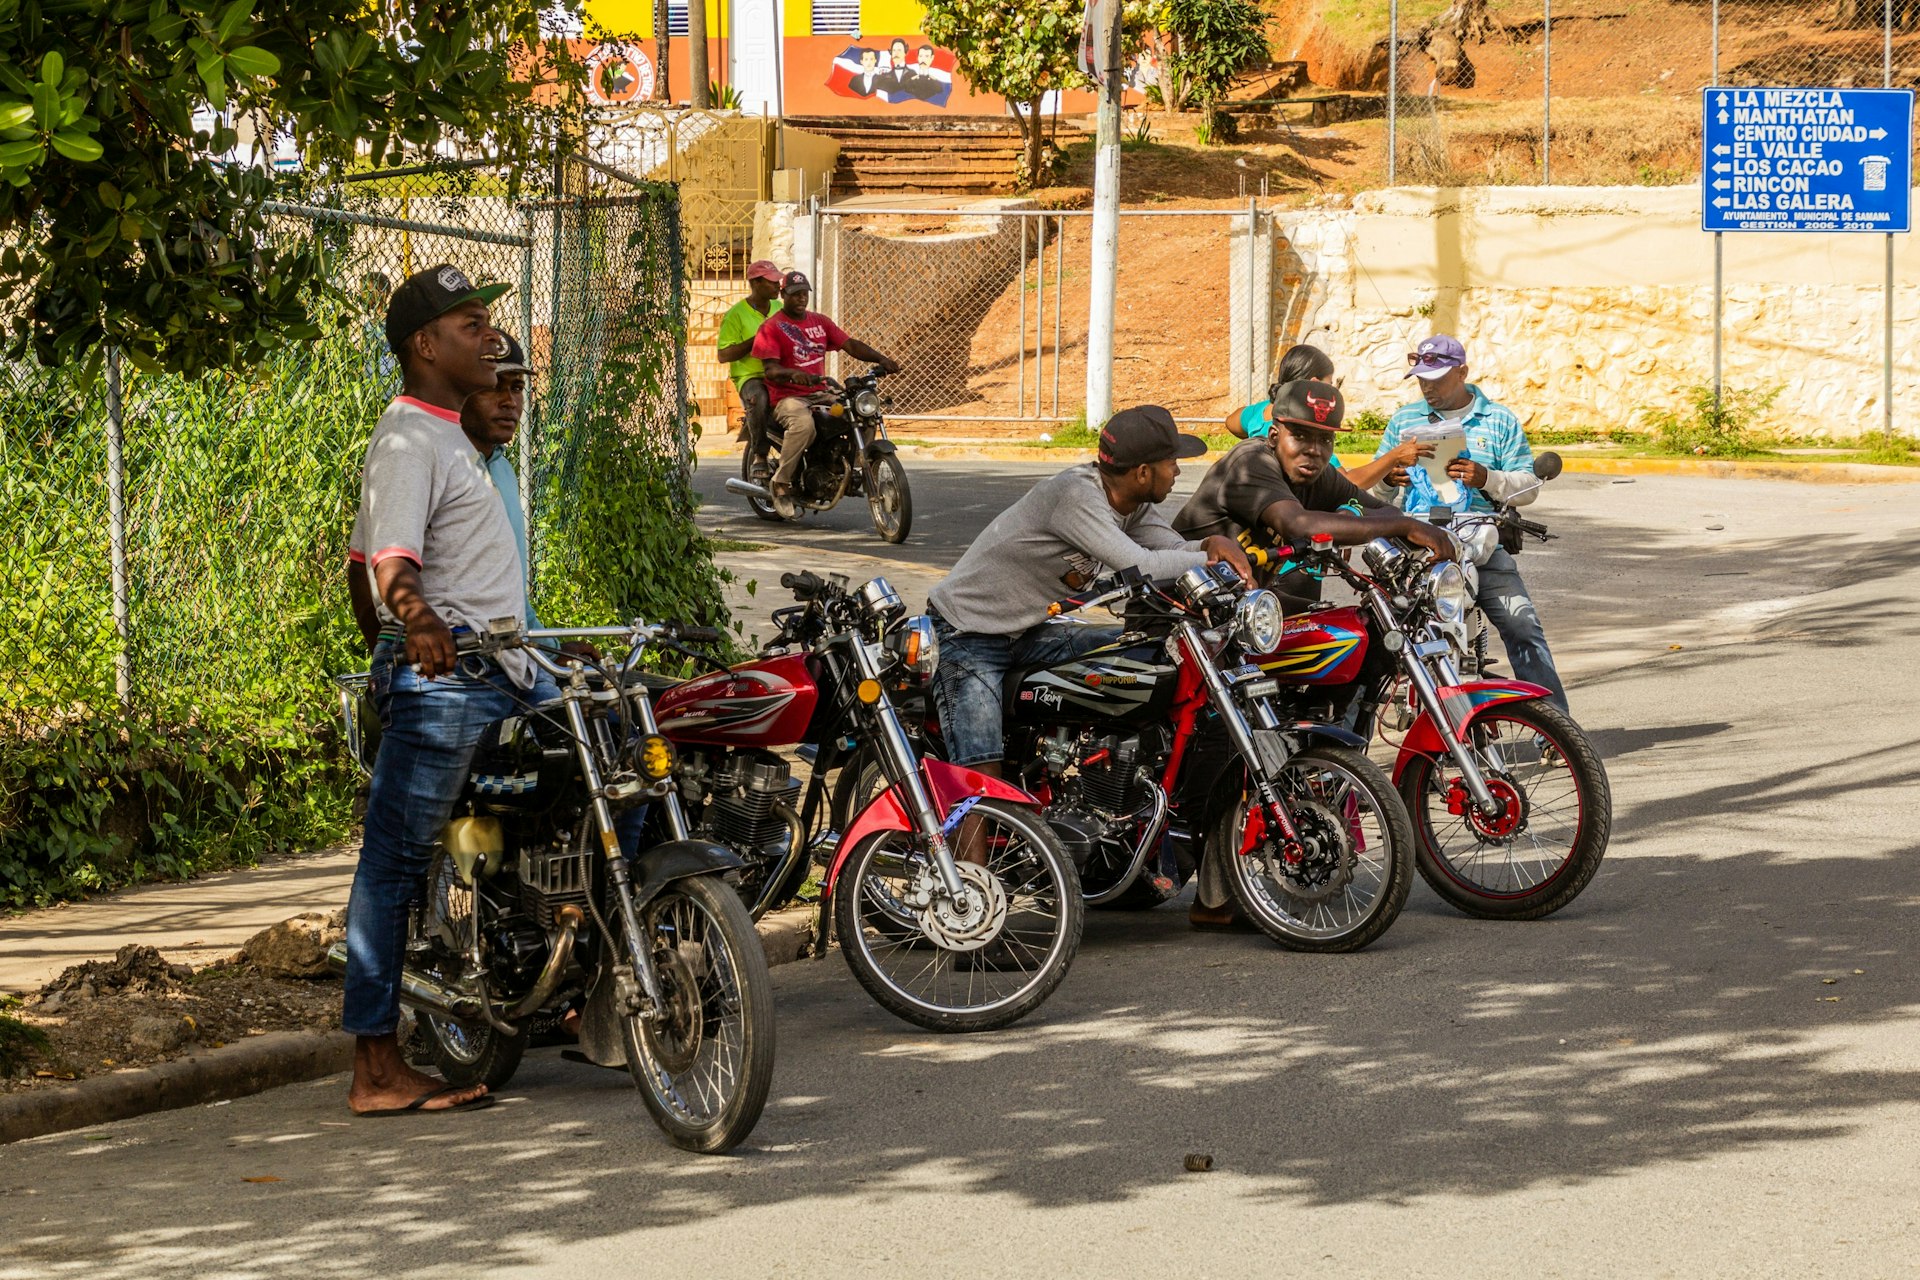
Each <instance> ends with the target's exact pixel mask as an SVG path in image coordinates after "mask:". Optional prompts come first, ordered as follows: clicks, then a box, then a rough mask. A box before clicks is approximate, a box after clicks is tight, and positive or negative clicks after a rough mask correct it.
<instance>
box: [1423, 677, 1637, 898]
mask: <svg viewBox="0 0 1920 1280" xmlns="http://www.w3.org/2000/svg"><path fill="white" fill-rule="evenodd" d="M1468 734H1469V741H1470V742H1471V743H1472V745H1473V749H1474V758H1475V761H1476V763H1478V764H1479V766H1480V770H1481V773H1482V774H1483V775H1484V776H1487V777H1488V778H1489V779H1491V780H1494V781H1496V782H1497V783H1498V784H1499V787H1498V788H1497V792H1496V793H1497V794H1501V795H1506V794H1512V795H1513V797H1514V804H1515V807H1516V809H1517V811H1518V814H1519V818H1520V820H1519V822H1518V825H1517V826H1515V827H1514V828H1513V829H1512V830H1511V831H1497V832H1490V831H1486V830H1482V829H1481V828H1480V827H1479V826H1476V822H1475V818H1474V816H1473V815H1472V814H1471V813H1470V812H1466V811H1463V812H1460V813H1455V812H1453V811H1452V810H1451V809H1450V808H1449V801H1450V799H1458V798H1459V794H1454V795H1450V793H1453V792H1454V790H1455V789H1454V784H1455V782H1456V781H1457V780H1458V778H1459V776H1460V774H1459V770H1458V769H1456V768H1455V767H1454V764H1453V759H1452V757H1450V756H1445V755H1443V756H1440V757H1439V758H1438V759H1434V758H1431V757H1426V756H1421V757H1419V758H1417V759H1415V760H1413V761H1412V762H1410V763H1409V764H1408V766H1407V771H1406V772H1405V773H1404V774H1402V775H1401V777H1400V794H1401V796H1402V798H1404V799H1405V801H1406V804H1407V812H1408V813H1409V814H1411V815H1412V818H1413V830H1414V835H1415V839H1416V841H1417V847H1418V858H1419V864H1420V875H1421V878H1422V879H1424V880H1425V881H1426V882H1427V885H1428V886H1429V887H1430V888H1431V889H1432V890H1433V891H1434V892H1435V893H1437V894H1439V895H1440V896H1441V897H1442V898H1444V899H1446V900H1447V902H1448V903H1450V904H1451V905H1453V906H1454V907H1456V908H1458V909H1459V910H1461V911H1464V912H1465V913H1466V914H1468V915H1470V916H1478V917H1480V918H1482V919H1486V920H1538V919H1539V918H1540V917H1542V916H1549V915H1552V914H1553V913H1554V912H1556V911H1558V910H1560V909H1561V908H1562V907H1564V906H1566V905H1567V904H1568V903H1569V902H1572V901H1573V900H1574V899H1575V898H1577V897H1579V896H1580V893H1581V891H1582V890H1583V889H1585V888H1586V887H1587V885H1588V883H1589V882H1591V881H1592V879H1593V877H1594V874H1595V873H1596V872H1598V871H1599V870H1600V862H1601V859H1603V858H1604V857H1606V853H1607V842H1608V840H1609V839H1610V838H1611V835H1612V830H1613V793H1612V789H1611V787H1610V786H1609V784H1608V782H1607V771H1606V769H1605V767H1604V766H1602V765H1601V763H1600V755H1599V753H1598V752H1597V751H1595V750H1594V749H1593V744H1592V743H1591V742H1589V741H1588V740H1587V735H1586V734H1585V733H1584V732H1582V731H1581V729H1580V726H1579V725H1577V724H1575V723H1574V722H1573V719H1572V718H1571V717H1570V716H1568V715H1567V714H1566V713H1565V712H1564V711H1561V710H1560V709H1559V708H1558V707H1555V706H1553V705H1552V704H1550V703H1547V702H1541V701H1535V702H1523V703H1518V704H1507V705H1505V706H1501V707H1496V708H1494V709H1493V710H1490V711H1488V712H1487V714H1485V715H1483V716H1482V717H1481V718H1480V719H1478V720H1476V721H1474V723H1473V727H1472V728H1471V729H1470V730H1468ZM1460 794H1463V793H1460ZM1467 804H1468V806H1470V805H1471V801H1468V802H1467Z"/></svg>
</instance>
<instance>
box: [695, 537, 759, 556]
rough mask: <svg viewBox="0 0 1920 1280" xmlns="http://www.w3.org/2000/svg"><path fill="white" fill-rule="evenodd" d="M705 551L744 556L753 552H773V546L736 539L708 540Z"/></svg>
mask: <svg viewBox="0 0 1920 1280" xmlns="http://www.w3.org/2000/svg"><path fill="white" fill-rule="evenodd" d="M707 550H709V551H711V552H713V554H715V555H720V554H722V553H724V552H728V551H732V552H739V553H742V554H746V553H751V552H755V551H771V550H773V544H772V543H771V542H742V541H741V540H740V539H738V538H708V539H707Z"/></svg>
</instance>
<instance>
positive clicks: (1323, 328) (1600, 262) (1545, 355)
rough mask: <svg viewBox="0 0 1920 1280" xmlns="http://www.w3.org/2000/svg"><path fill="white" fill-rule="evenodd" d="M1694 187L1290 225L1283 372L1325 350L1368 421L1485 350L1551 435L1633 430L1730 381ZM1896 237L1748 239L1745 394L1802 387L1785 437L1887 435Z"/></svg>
mask: <svg viewBox="0 0 1920 1280" xmlns="http://www.w3.org/2000/svg"><path fill="white" fill-rule="evenodd" d="M1699 198H1700V197H1699V190H1698V188H1697V187H1687V188H1634V187H1626V188H1487V189H1476V190H1470V191H1469V190H1447V189H1436V188H1406V189H1399V190H1393V191H1382V192H1372V193H1368V194H1366V195H1363V196H1361V197H1359V198H1358V199H1357V200H1355V201H1354V202H1353V203H1352V205H1351V206H1350V207H1345V208H1323V209H1312V210H1289V211H1283V212H1280V213H1277V214H1276V215H1275V217H1274V219H1273V225H1274V236H1275V244H1274V271H1273V277H1272V278H1273V307H1274V338H1275V343H1274V356H1275V359H1276V361H1277V359H1278V354H1279V352H1280V351H1282V350H1284V349H1285V347H1286V346H1287V345H1288V344H1289V343H1291V342H1302V341H1304V342H1313V343H1315V344H1316V345H1319V346H1322V347H1324V348H1325V349H1326V350H1327V351H1328V352H1329V353H1330V354H1331V355H1332V356H1333V357H1334V359H1335V360H1336V361H1337V362H1338V364H1339V366H1340V370H1341V373H1342V375H1343V377H1344V389H1345V391H1346V393H1347V397H1348V401H1349V404H1350V406H1351V409H1352V411H1355V412H1357V411H1359V410H1363V409H1377V410H1381V411H1388V410H1391V409H1392V408H1393V407H1394V406H1396V405H1397V404H1400V403H1402V402H1404V401H1405V400H1407V399H1410V398H1412V394H1413V391H1412V388H1411V387H1410V386H1409V385H1408V384H1406V383H1404V382H1403V376H1404V374H1405V372H1406V367H1407V364H1406V353H1407V352H1408V351H1409V350H1411V349H1412V346H1413V344H1414V343H1415V342H1417V341H1418V340H1419V339H1420V338H1421V337H1424V336H1425V335H1427V334H1429V333H1433V332H1451V333H1454V334H1457V335H1458V336H1459V337H1460V338H1461V340H1462V341H1463V342H1465V344H1466V346H1467V351H1468V358H1469V361H1470V363H1471V364H1472V366H1473V369H1474V377H1475V380H1476V381H1478V382H1479V383H1480V384H1481V385H1482V386H1483V387H1484V388H1485V389H1486V390H1487V391H1488V392H1489V394H1492V395H1494V396H1495V397H1496V398H1499V399H1501V400H1503V401H1505V402H1506V403H1508V404H1509V405H1510V406H1511V407H1512V408H1513V409H1514V410H1515V411H1516V412H1517V413H1519V414H1520V416H1521V417H1522V419H1523V420H1525V421H1526V422H1527V424H1528V425H1529V426H1531V427H1549V426H1550V427H1558V428H1598V427H1615V428H1632V427H1638V426H1640V425H1641V414H1642V412H1643V411H1644V410H1646V409H1648V408H1669V409H1675V410H1683V409H1684V408H1685V407H1686V403H1687V396H1688V391H1689V389H1690V388H1692V387H1694V386H1697V385H1699V384H1702V383H1705V382H1708V381H1710V380H1711V377H1712V369H1713V347H1712V341H1713V287H1712V279H1713V239H1712V237H1711V236H1710V235H1707V234H1705V233H1703V232H1701V231H1700V230H1699ZM1894 239H1895V261H1894V279H1895V282H1896V285H1895V290H1894V325H1895V330H1894V354H1895V368H1894V424H1895V427H1896V429H1898V430H1900V431H1902V432H1905V433H1907V434H1914V433H1915V432H1916V429H1917V428H1920V359H1916V357H1915V355H1914V354H1913V351H1912V347H1913V343H1914V341H1915V340H1916V339H1917V338H1920V249H1916V248H1915V247H1914V246H1913V244H1912V237H1910V236H1897V237H1895V238H1894ZM1884 253H1885V238H1884V237H1882V236H1878V235H1849V236H1841V235H1808V236H1784V235H1738V236H1736V235H1729V236H1727V237H1726V242H1725V255H1726V267H1725V282H1726V283H1725V294H1724V297H1725V318H1726V319H1725V337H1724V343H1725V354H1724V359H1725V371H1726V372H1725V377H1726V384H1727V385H1728V386H1729V387H1734V388H1741V389H1750V390H1756V391H1758V390H1768V389H1771V388H1774V387H1779V388H1782V393H1781V395H1780V397H1779V399H1778V400H1777V401H1776V402H1775V405H1774V411H1773V417H1774V420H1775V421H1774V423H1773V425H1775V426H1777V427H1779V428H1782V429H1785V430H1789V431H1791V432H1792V433H1793V434H1795V435H1803V436H1815V437H1818V436H1825V437H1835V438H1844V437H1850V436H1856V435H1859V434H1860V433H1861V432H1863V431H1872V430H1878V429H1879V427H1880V424H1881V353H1882V342H1883V307H1884V305H1885V303H1884V297H1885V295H1884V293H1883V291H1882V288H1881V284H1880V281H1881V276H1882V272H1883V270H1884V263H1885V259H1884V257H1883V255H1884Z"/></svg>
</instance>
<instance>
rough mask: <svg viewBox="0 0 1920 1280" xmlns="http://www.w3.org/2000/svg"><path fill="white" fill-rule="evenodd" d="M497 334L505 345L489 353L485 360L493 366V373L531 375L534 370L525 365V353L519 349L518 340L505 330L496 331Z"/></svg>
mask: <svg viewBox="0 0 1920 1280" xmlns="http://www.w3.org/2000/svg"><path fill="white" fill-rule="evenodd" d="M497 332H498V333H499V334H500V340H501V342H502V343H504V344H505V345H504V346H502V347H501V348H500V349H499V350H498V351H494V352H491V353H489V354H488V356H487V359H488V360H489V361H490V362H491V363H492V364H493V371H494V373H495V374H496V375H499V374H508V373H525V374H531V373H533V372H534V368H533V366H532V365H530V364H528V363H527V353H526V352H524V351H522V350H521V349H520V343H519V340H518V339H516V338H515V337H514V336H513V335H512V334H510V333H508V332H507V331H506V330H505V329H501V330H498V331H497Z"/></svg>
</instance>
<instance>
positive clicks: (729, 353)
mask: <svg viewBox="0 0 1920 1280" xmlns="http://www.w3.org/2000/svg"><path fill="white" fill-rule="evenodd" d="M779 298H780V268H778V267H776V266H774V265H773V263H771V262H769V261H768V260H767V259H765V258H762V259H760V260H759V261H758V262H755V263H753V264H752V265H751V266H749V267H748V268H747V296H746V297H744V298H742V299H740V301H738V302H736V303H734V304H733V306H732V307H731V308H729V309H728V311H727V314H726V315H724V316H722V317H721V319H720V337H719V340H718V345H719V348H720V362H721V363H722V364H724V365H726V366H727V376H728V377H729V378H731V379H733V388H734V390H735V391H737V392H739V393H740V407H741V409H743V410H744V411H745V416H746V421H745V422H744V423H743V424H742V426H741V436H740V438H741V439H742V440H745V441H746V442H747V447H748V448H749V449H751V450H752V457H753V482H754V483H755V484H765V483H766V482H767V475H766V472H767V418H768V415H769V414H771V413H772V412H773V408H772V405H771V404H770V403H769V402H768V400H767V383H766V379H765V378H763V377H762V376H761V375H762V374H763V373H764V372H765V370H764V369H763V367H762V365H761V362H760V361H759V360H758V359H757V358H755V356H754V354H753V337H754V335H755V334H757V333H759V332H760V326H761V325H763V324H765V323H766V322H767V317H768V316H770V315H772V314H773V308H774V304H775V303H777V302H778V301H779Z"/></svg>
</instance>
